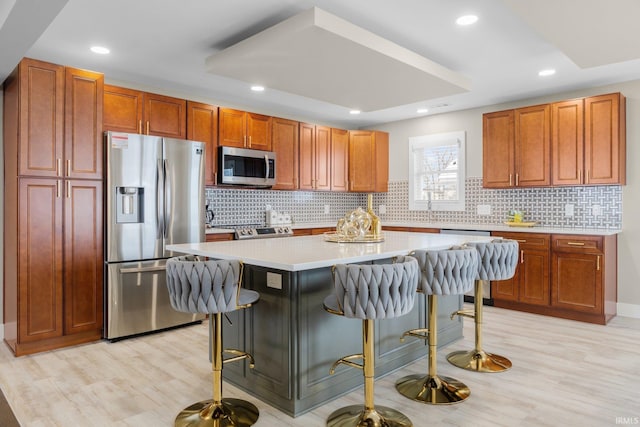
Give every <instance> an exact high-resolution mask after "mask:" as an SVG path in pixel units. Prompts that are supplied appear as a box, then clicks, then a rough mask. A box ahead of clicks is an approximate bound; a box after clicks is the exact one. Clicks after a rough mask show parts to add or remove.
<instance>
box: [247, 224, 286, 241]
mask: <svg viewBox="0 0 640 427" xmlns="http://www.w3.org/2000/svg"><path fill="white" fill-rule="evenodd" d="M289 236H293V230H292V229H291V227H290V226H288V225H279V226H276V227H256V226H252V225H246V226H238V227H237V228H236V231H235V238H236V239H237V240H244V239H268V238H271V237H289Z"/></svg>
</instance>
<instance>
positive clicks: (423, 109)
mask: <svg viewBox="0 0 640 427" xmlns="http://www.w3.org/2000/svg"><path fill="white" fill-rule="evenodd" d="M416 112H417V113H418V114H424V113H428V112H429V109H428V108H418V111H416Z"/></svg>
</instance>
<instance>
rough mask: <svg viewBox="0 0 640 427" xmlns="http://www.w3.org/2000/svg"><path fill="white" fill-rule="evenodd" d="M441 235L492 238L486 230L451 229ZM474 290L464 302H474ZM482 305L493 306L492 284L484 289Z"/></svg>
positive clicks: (484, 286) (444, 229)
mask: <svg viewBox="0 0 640 427" xmlns="http://www.w3.org/2000/svg"><path fill="white" fill-rule="evenodd" d="M440 233H441V234H459V235H465V234H466V235H471V236H491V232H490V231H484V230H456V229H451V228H443V229H441V230H440ZM473 295H474V292H473V289H472V290H470V291H469V292H467V293H466V294H465V295H464V302H474V300H475V298H474V296H473ZM482 295H483V298H482V304H483V305H493V298H492V297H491V282H485V283H484V284H483V288H482Z"/></svg>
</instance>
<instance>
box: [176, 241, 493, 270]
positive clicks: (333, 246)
mask: <svg viewBox="0 0 640 427" xmlns="http://www.w3.org/2000/svg"><path fill="white" fill-rule="evenodd" d="M383 234H384V238H385V239H384V241H383V242H380V243H333V242H326V241H325V240H324V236H323V235H316V236H298V237H280V238H273V239H253V240H229V241H222V242H208V243H183V244H177V245H168V246H167V249H169V250H172V251H176V252H182V253H188V254H193V255H203V256H208V257H211V258H218V259H237V260H241V261H242V262H244V263H246V264H250V265H257V266H261V267H267V268H273V269H277V270H285V271H302V270H311V269H314V268H322V267H330V266H332V265H334V264H349V263H356V262H363V261H371V260H375V259H384V258H391V257H393V256H396V255H407V254H408V253H409V252H411V251H412V250H414V249H432V250H439V249H447V248H449V247H451V246H453V245H460V244H462V243H465V242H470V241H488V240H490V237H487V236H464V235H451V234H434V233H406V232H397V231H384V232H383Z"/></svg>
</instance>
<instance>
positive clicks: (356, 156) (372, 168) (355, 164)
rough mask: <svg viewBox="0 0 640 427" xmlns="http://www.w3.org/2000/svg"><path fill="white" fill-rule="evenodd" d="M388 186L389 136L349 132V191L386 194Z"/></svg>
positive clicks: (365, 131) (374, 132)
mask: <svg viewBox="0 0 640 427" xmlns="http://www.w3.org/2000/svg"><path fill="white" fill-rule="evenodd" d="M388 186H389V134H388V133H386V132H380V131H369V130H356V131H350V132H349V190H350V191H357V192H386V191H388Z"/></svg>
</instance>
